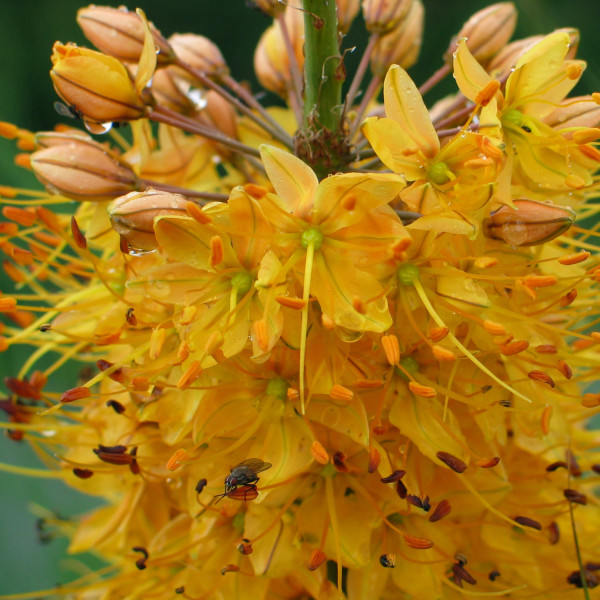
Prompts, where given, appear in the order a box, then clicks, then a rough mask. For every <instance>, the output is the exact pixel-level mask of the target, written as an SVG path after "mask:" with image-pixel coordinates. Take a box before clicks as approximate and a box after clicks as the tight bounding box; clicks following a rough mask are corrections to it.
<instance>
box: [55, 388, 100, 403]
mask: <svg viewBox="0 0 600 600" xmlns="http://www.w3.org/2000/svg"><path fill="white" fill-rule="evenodd" d="M91 395H92V392H90V389H89V388H86V387H76V388H72V389H70V390H67V391H66V392H63V393H62V394H61V396H60V401H61V403H62V404H66V403H67V402H74V401H75V400H81V399H82V398H88V397H89V396H91Z"/></svg>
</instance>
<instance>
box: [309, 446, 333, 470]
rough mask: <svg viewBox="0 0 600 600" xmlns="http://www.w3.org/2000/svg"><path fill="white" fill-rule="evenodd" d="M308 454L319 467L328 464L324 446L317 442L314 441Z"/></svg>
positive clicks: (327, 455)
mask: <svg viewBox="0 0 600 600" xmlns="http://www.w3.org/2000/svg"><path fill="white" fill-rule="evenodd" d="M310 452H311V454H312V456H313V458H314V459H315V460H316V461H317V462H318V463H319V464H321V465H326V464H327V463H328V462H329V454H328V453H327V450H325V446H323V444H321V442H319V441H318V440H315V441H314V442H313V443H312V445H311V447H310Z"/></svg>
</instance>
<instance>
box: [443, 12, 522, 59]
mask: <svg viewBox="0 0 600 600" xmlns="http://www.w3.org/2000/svg"><path fill="white" fill-rule="evenodd" d="M516 24H517V11H516V9H515V5H514V4H513V3H512V2H499V3H498V4H492V6H488V7H487V8H484V9H482V10H480V11H478V12H476V13H475V14H474V15H473V16H472V17H471V18H470V19H469V20H468V21H467V22H466V23H465V24H464V25H463V26H462V29H461V30H460V32H459V33H458V35H457V36H456V38H454V39H452V41H451V42H450V46H449V47H448V50H447V51H446V54H445V58H446V60H447V61H448V62H451V60H452V54H453V53H454V51H455V50H456V40H457V39H460V38H466V39H467V47H468V48H469V50H470V51H471V54H472V55H473V56H474V57H475V58H476V59H477V60H478V61H479V62H480V63H487V62H488V61H489V60H490V59H491V58H492V57H493V56H494V55H496V54H497V53H498V52H499V51H500V50H501V49H502V48H503V47H504V45H505V44H506V43H507V42H508V40H510V37H511V36H512V34H513V31H514V29H515V25H516Z"/></svg>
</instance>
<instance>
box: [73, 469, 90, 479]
mask: <svg viewBox="0 0 600 600" xmlns="http://www.w3.org/2000/svg"><path fill="white" fill-rule="evenodd" d="M93 474H94V471H92V470H91V469H81V468H79V467H75V468H74V469H73V475H75V477H79V479H89V478H90V477H91V476H92V475H93Z"/></svg>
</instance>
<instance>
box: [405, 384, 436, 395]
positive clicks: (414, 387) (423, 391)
mask: <svg viewBox="0 0 600 600" xmlns="http://www.w3.org/2000/svg"><path fill="white" fill-rule="evenodd" d="M408 389H409V390H410V391H411V392H412V393H413V394H414V395H415V396H420V397H421V398H435V397H436V396H437V392H436V391H435V389H434V388H432V387H429V386H428V385H422V384H420V383H417V382H416V381H409V382H408Z"/></svg>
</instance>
